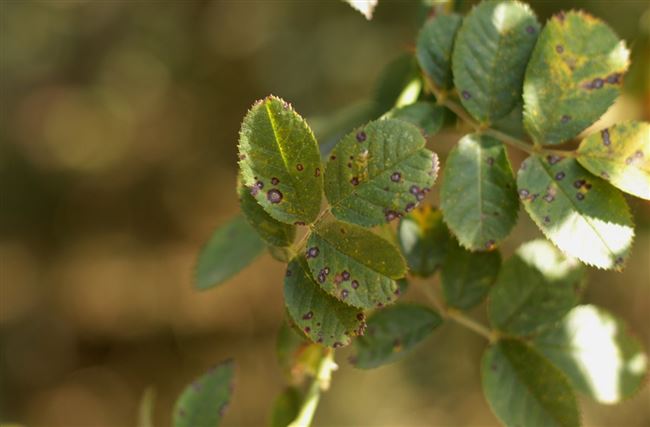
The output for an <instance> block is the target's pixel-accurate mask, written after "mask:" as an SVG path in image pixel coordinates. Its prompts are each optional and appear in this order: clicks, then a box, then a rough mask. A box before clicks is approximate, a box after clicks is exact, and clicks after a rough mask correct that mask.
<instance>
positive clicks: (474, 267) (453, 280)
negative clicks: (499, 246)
mask: <svg viewBox="0 0 650 427" xmlns="http://www.w3.org/2000/svg"><path fill="white" fill-rule="evenodd" d="M500 266H501V255H500V254H499V252H498V251H490V252H470V251H468V250H466V249H464V248H462V247H461V246H459V245H458V244H456V243H455V242H453V243H452V244H450V250H449V254H448V255H447V259H446V261H445V263H444V264H443V266H442V270H441V271H440V281H441V283H442V290H443V293H444V296H445V301H446V302H447V305H449V306H450V307H455V308H458V309H461V310H467V309H469V308H471V307H473V306H475V305H476V304H478V303H480V302H481V301H483V299H484V298H485V296H486V295H487V293H488V291H489V290H490V286H492V284H493V283H494V281H495V280H496V278H497V274H498V273H499V267H500Z"/></svg>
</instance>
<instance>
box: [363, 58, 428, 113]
mask: <svg viewBox="0 0 650 427" xmlns="http://www.w3.org/2000/svg"><path fill="white" fill-rule="evenodd" d="M418 75H419V70H418V66H417V63H416V61H415V58H414V57H413V55H412V54H410V53H405V54H403V55H400V56H398V57H397V58H395V59H393V60H392V61H391V62H389V63H388V64H387V65H386V66H385V67H384V69H383V70H382V71H381V74H380V75H379V79H378V80H377V86H376V88H375V93H374V96H373V98H374V102H375V108H376V111H375V114H376V115H377V116H381V115H382V114H384V113H385V112H386V111H388V110H390V109H391V108H393V106H395V103H396V102H397V99H398V98H399V97H400V95H401V93H402V91H403V90H404V88H405V87H406V86H407V85H408V84H409V83H410V82H412V81H413V79H414V78H416V77H418Z"/></svg>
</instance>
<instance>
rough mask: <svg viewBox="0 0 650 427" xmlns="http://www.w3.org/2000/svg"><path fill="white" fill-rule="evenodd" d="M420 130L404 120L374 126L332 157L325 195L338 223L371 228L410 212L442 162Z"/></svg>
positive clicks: (358, 132)
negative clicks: (427, 146)
mask: <svg viewBox="0 0 650 427" xmlns="http://www.w3.org/2000/svg"><path fill="white" fill-rule="evenodd" d="M424 144H425V140H424V138H423V137H422V135H421V133H420V131H419V130H418V128H417V127H415V126H413V125H412V124H410V123H406V122H404V121H401V120H394V119H385V120H377V121H374V122H370V123H368V124H367V125H366V126H364V127H362V128H360V129H357V130H356V131H354V132H352V133H350V134H348V135H347V136H346V137H345V138H343V139H342V140H341V141H340V142H339V143H338V145H337V146H336V147H335V148H334V150H333V151H332V153H331V155H330V160H329V162H328V163H327V169H326V171H325V193H326V195H327V199H328V200H329V202H330V205H331V206H332V213H333V214H334V216H336V217H337V218H338V219H341V220H343V221H347V222H351V223H354V224H359V225H363V226H366V227H371V226H375V225H379V224H381V223H384V222H390V221H392V220H394V219H395V218H398V217H399V216H400V215H403V213H406V212H410V211H411V210H413V208H415V206H416V205H417V204H418V203H419V202H420V201H421V200H422V199H423V198H424V196H425V194H426V193H427V192H428V191H429V189H430V187H431V186H432V185H433V182H434V181H435V179H436V176H437V172H438V156H436V155H435V154H434V153H432V152H431V151H429V150H427V149H426V148H424Z"/></svg>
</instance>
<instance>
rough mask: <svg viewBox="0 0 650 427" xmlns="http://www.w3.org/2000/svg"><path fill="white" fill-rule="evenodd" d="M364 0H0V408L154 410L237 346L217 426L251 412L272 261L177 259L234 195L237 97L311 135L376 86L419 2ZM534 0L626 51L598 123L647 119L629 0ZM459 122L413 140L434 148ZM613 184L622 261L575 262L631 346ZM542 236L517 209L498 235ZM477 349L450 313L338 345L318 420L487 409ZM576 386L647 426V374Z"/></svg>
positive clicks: (638, 268) (275, 378) (641, 40)
mask: <svg viewBox="0 0 650 427" xmlns="http://www.w3.org/2000/svg"><path fill="white" fill-rule="evenodd" d="M379 3H380V4H379V6H378V8H377V10H376V14H375V19H373V20H372V21H370V22H367V21H366V20H365V19H364V18H363V17H362V16H361V15H360V14H358V13H357V12H355V11H353V10H352V9H351V8H349V7H348V6H347V5H345V4H344V3H343V2H341V1H336V0H331V1H324V0H323V1H320V0H319V1H316V0H313V1H309V0H304V1H297V0H274V1H271V0H268V1H264V0H256V1H243V0H242V1H207V0H206V1H193V0H175V1H153V0H149V1H144V0H143V1H138V0H133V1H127V0H97V1H92V0H88V1H78V0H74V1H73V0H43V1H20V0H0V108H1V111H0V112H1V115H0V141H1V145H0V203H1V204H0V346H1V347H0V351H1V362H0V421H13V422H21V423H24V424H26V425H30V426H134V425H135V423H136V413H137V407H138V401H139V400H140V397H141V395H142V392H143V391H144V389H145V388H146V387H147V386H149V385H152V386H154V387H155V389H156V391H157V402H156V411H155V417H156V418H155V419H156V425H161V426H166V425H169V420H170V413H171V407H172V404H173V401H174V398H175V396H176V395H177V394H178V392H179V391H180V390H181V389H182V387H183V385H184V384H185V383H187V382H188V381H189V380H191V379H192V377H193V376H195V375H198V374H199V373H200V372H202V371H203V370H204V369H205V368H206V367H208V366H210V365H212V364H213V363H215V362H217V361H219V360H221V359H224V358H226V357H229V356H233V357H234V358H235V359H236V360H237V363H238V380H237V389H236V394H235V397H234V400H233V402H232V405H231V407H230V410H229V412H228V413H227V415H226V418H225V419H224V425H230V426H262V425H266V424H267V420H268V414H269V411H270V408H271V404H272V402H273V399H274V396H275V395H276V394H277V393H278V392H279V391H280V390H281V389H282V386H283V381H284V380H283V375H282V372H281V371H280V369H279V368H278V367H277V364H276V356H275V352H274V347H275V344H274V341H275V335H276V333H277V330H278V328H279V326H280V324H281V322H282V318H283V300H282V286H281V283H282V277H283V266H282V265H281V264H280V263H278V262H276V261H273V260H272V259H271V257H270V256H268V255H264V256H262V257H261V258H260V259H259V260H258V261H257V262H256V263H255V264H254V265H253V266H251V267H250V268H248V269H247V270H245V271H244V272H242V273H241V274H239V275H238V276H236V277H235V278H234V279H232V280H231V281H230V282H229V283H228V284H226V285H224V286H221V287H219V288H217V289H214V290H211V291H208V292H203V293H199V292H196V291H194V290H193V289H192V284H191V278H192V270H193V265H194V262H195V258H196V254H197V252H198V250H199V249H200V247H201V245H202V244H203V243H204V242H205V241H206V240H207V238H208V237H209V235H210V233H211V232H212V230H213V229H214V228H215V227H217V226H218V225H219V224H220V223H223V222H224V221H226V220H227V219H228V218H230V217H231V216H232V215H234V214H235V213H236V212H237V209H238V208H237V198H236V194H235V190H234V188H235V178H236V143H237V135H238V129H239V124H240V121H241V119H242V117H243V115H244V114H245V112H246V111H247V109H248V107H249V106H250V105H251V104H252V102H253V101H254V100H256V99H258V98H261V97H263V96H265V95H267V94H270V93H273V94H277V95H280V96H282V97H283V98H285V99H287V100H289V101H291V102H292V103H293V105H294V107H295V108H296V109H297V110H298V111H299V112H301V113H302V114H303V115H305V116H306V117H308V118H309V119H313V122H314V124H315V125H317V126H315V129H316V132H317V136H318V134H319V133H320V132H321V131H320V129H325V128H326V126H323V123H328V122H331V121H332V120H334V121H336V120H339V119H340V116H341V115H340V114H338V115H337V114H336V112H337V111H340V110H343V111H344V112H345V111H348V112H349V111H355V108H356V106H358V105H363V102H364V100H368V99H373V98H376V87H375V82H376V80H377V79H378V78H379V76H380V75H381V73H382V69H383V68H384V67H385V66H386V64H388V63H389V62H390V61H392V60H393V59H394V58H396V57H398V56H399V55H400V54H402V53H404V52H408V51H412V50H413V45H414V38H415V35H416V34H417V30H418V26H419V24H420V23H421V22H422V19H423V16H424V15H423V13H422V6H421V4H420V2H419V1H415V0H414V1H400V2H396V1H387V0H380V1H379ZM532 4H533V7H534V9H535V10H536V11H537V13H538V15H539V16H540V18H541V19H543V20H545V19H546V18H547V17H548V16H550V14H551V13H552V12H554V11H557V10H559V9H561V8H564V9H569V8H583V9H585V10H587V11H590V12H591V13H593V14H594V15H596V16H599V17H601V18H603V19H605V20H606V21H607V22H609V23H610V24H611V25H612V26H613V27H614V29H615V30H616V31H617V32H618V33H619V35H621V36H622V37H623V38H625V39H626V40H627V41H628V42H629V44H630V46H631V47H632V48H633V68H632V70H631V72H630V74H629V75H628V78H627V80H626V89H625V94H624V96H623V97H622V98H621V100H620V101H619V102H618V103H617V104H616V106H615V107H613V108H612V110H610V112H608V114H607V116H606V117H605V119H604V121H602V122H600V123H598V124H597V125H596V127H603V126H605V125H606V124H607V123H611V122H612V121H615V120H617V119H619V118H621V117H625V118H639V119H645V120H649V119H650V8H648V4H647V2H645V1H621V0H617V1H614V0H611V1H556V2H553V1H535V2H532ZM469 6H471V2H466V4H465V5H464V6H463V7H464V8H465V9H467V8H469ZM359 103H361V104H359ZM344 115H345V113H344ZM322 132H325V131H322ZM459 132H460V131H459V129H456V128H453V127H452V128H450V129H448V130H447V131H445V132H443V133H442V134H440V135H438V136H436V137H434V138H432V141H431V143H430V147H432V148H433V149H434V150H436V151H438V152H439V153H440V154H441V155H442V156H443V157H444V155H445V153H446V152H447V151H448V150H449V147H450V146H451V144H452V143H453V142H454V141H455V140H457V138H458V137H459V135H460V133H459ZM512 155H513V162H514V163H515V164H516V163H518V162H519V161H520V160H521V155H520V154H519V153H512ZM434 198H435V196H434ZM629 201H630V205H631V207H632V209H633V211H634V214H635V218H636V223H637V237H636V242H635V247H634V250H633V253H632V256H631V258H630V261H629V264H628V266H627V268H626V270H625V271H624V272H623V273H611V272H599V271H595V270H592V271H591V273H590V285H589V288H588V291H587V293H586V295H585V300H586V301H588V302H594V303H598V304H600V305H602V306H604V307H606V308H607V309H609V310H611V311H613V312H614V313H617V314H618V315H619V316H620V317H621V318H623V319H624V320H625V321H626V322H627V323H628V324H629V325H630V329H631V330H633V331H634V332H635V333H636V334H637V335H638V336H639V337H640V339H641V340H642V341H643V343H644V345H645V346H646V349H648V348H650V322H649V321H648V313H650V262H649V261H650V206H649V204H648V202H643V201H639V200H633V199H631V198H630V199H629ZM539 235H540V233H539V231H537V230H536V228H535V227H534V225H533V224H532V223H531V222H530V220H529V219H528V217H527V215H525V214H522V215H520V221H519V224H518V226H517V228H516V231H515V232H514V233H513V235H512V237H511V238H510V239H509V241H508V243H507V244H506V245H505V246H504V248H503V251H504V253H505V254H506V255H507V254H510V253H512V250H513V249H514V248H515V247H516V246H517V245H518V244H519V243H521V242H522V241H524V240H526V239H529V238H534V237H538V236H539ZM425 285H427V284H425V283H420V284H416V285H415V286H413V287H412V288H417V286H425ZM428 285H429V286H430V284H428ZM417 292H418V291H417V289H415V290H413V291H409V294H407V296H406V298H417V297H418V294H417ZM473 314H474V315H476V316H477V317H478V318H483V317H484V313H483V311H482V309H478V310H476V312H475V313H473ZM483 347H484V342H483V340H482V338H481V337H479V336H475V335H473V334H472V333H471V332H469V331H467V330H464V329H462V328H460V327H458V326H456V325H447V326H446V327H444V328H442V329H440V330H439V331H438V332H437V333H436V334H435V335H434V336H433V337H432V338H431V339H429V340H428V341H427V342H426V344H423V345H422V346H420V347H419V348H418V350H417V351H416V352H415V353H413V354H412V355H410V356H409V357H407V358H406V359H404V360H403V361H401V362H399V363H397V364H395V365H391V366H388V367H385V368H381V369H378V370H375V371H358V370H355V369H353V368H351V367H350V366H349V364H348V363H347V362H346V356H347V355H348V354H349V350H343V351H341V352H340V353H341V355H340V357H339V358H338V359H339V361H340V365H341V368H340V370H339V371H338V372H337V373H336V374H335V377H334V382H333V386H332V389H331V390H330V392H329V393H327V394H326V396H325V397H324V399H323V401H322V403H321V407H320V408H319V410H318V412H317V415H316V419H315V424H316V425H320V426H360V425H368V426H423V425H435V426H494V425H497V421H496V419H495V418H494V417H493V416H492V415H491V413H490V412H489V409H488V407H487V404H486V403H485V401H484V400H483V397H482V393H481V389H480V381H479V371H478V366H479V364H478V362H479V359H480V356H481V352H482V348H483ZM582 403H583V405H582V407H583V415H584V421H585V424H586V425H590V426H630V427H632V426H648V425H650V392H649V391H648V387H646V388H645V389H644V390H643V391H642V392H641V393H639V394H638V395H637V396H636V397H634V398H632V399H630V400H628V401H626V402H625V403H623V404H620V405H617V406H612V407H608V406H600V405H597V404H594V403H590V402H588V401H586V400H584V401H583V402H582Z"/></svg>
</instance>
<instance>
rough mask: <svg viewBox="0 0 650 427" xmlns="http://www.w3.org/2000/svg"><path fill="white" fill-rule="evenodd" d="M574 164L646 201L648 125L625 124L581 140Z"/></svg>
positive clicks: (648, 195) (649, 175) (649, 166)
mask: <svg viewBox="0 0 650 427" xmlns="http://www.w3.org/2000/svg"><path fill="white" fill-rule="evenodd" d="M578 162H580V164H581V165H582V166H584V167H585V169H587V170H588V171H589V172H591V173H593V174H594V175H597V176H600V177H602V178H604V179H606V180H607V181H609V182H611V183H612V184H613V185H614V186H616V187H618V188H620V189H621V190H623V191H625V192H626V193H630V194H633V195H635V196H637V197H641V198H644V199H647V200H650V123H645V122H633V121H630V122H625V123H621V124H618V125H615V126H613V127H611V128H609V129H603V130H602V131H600V132H599V133H594V134H592V135H590V136H589V137H588V138H586V139H584V140H583V141H582V142H581V143H580V147H578Z"/></svg>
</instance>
